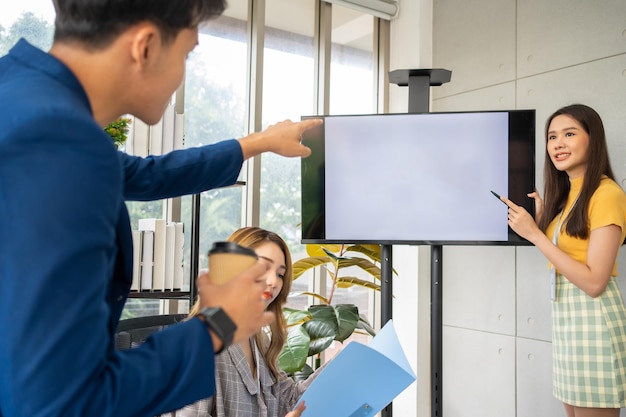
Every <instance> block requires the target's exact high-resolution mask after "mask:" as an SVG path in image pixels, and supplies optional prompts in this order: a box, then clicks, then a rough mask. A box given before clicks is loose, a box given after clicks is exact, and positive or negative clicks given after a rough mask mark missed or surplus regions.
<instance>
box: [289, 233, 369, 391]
mask: <svg viewBox="0 0 626 417" xmlns="http://www.w3.org/2000/svg"><path fill="white" fill-rule="evenodd" d="M306 250H307V254H308V255H309V256H308V257H306V258H303V259H300V260H298V261H296V262H294V264H293V279H294V280H296V279H298V278H299V277H301V276H302V274H304V272H306V271H308V270H311V269H313V268H318V267H319V268H323V269H325V271H326V273H327V274H328V275H329V276H330V279H331V283H332V284H331V287H330V290H329V292H328V297H324V296H322V295H320V294H316V293H311V292H302V293H299V294H304V295H309V296H312V297H314V298H315V299H316V300H317V301H319V304H314V305H312V306H310V307H309V308H308V309H307V310H297V309H292V308H284V309H283V314H284V316H285V319H286V322H287V326H288V336H287V342H286V343H285V346H284V347H283V350H282V351H281V354H280V356H279V362H280V367H281V369H283V370H284V371H285V372H286V373H288V374H289V375H291V376H292V377H294V378H296V379H305V378H306V377H308V376H309V375H310V374H311V373H312V372H313V371H314V369H313V368H311V367H310V366H309V365H307V363H306V360H307V358H309V357H311V356H316V360H315V364H314V367H315V368H317V367H318V366H319V359H320V353H321V352H323V351H324V350H325V349H327V348H328V347H329V346H330V345H331V344H332V343H333V341H338V342H343V341H344V340H346V339H347V338H349V337H350V336H351V335H352V334H353V333H354V332H360V333H363V334H369V335H372V336H374V335H375V331H374V329H373V328H372V326H371V325H370V323H369V322H368V320H367V318H365V317H363V316H361V315H359V310H358V307H357V306H356V305H354V304H336V305H335V304H333V302H332V301H333V296H334V295H335V292H336V291H337V290H338V289H341V288H349V287H351V286H353V285H358V286H361V287H365V288H370V289H372V290H374V291H380V267H379V265H380V246H378V245H351V244H341V245H307V246H306ZM354 255H356V256H354ZM349 267H358V268H360V269H362V270H363V271H365V272H367V274H368V275H369V276H370V277H371V278H372V279H371V280H367V279H362V278H358V277H356V276H352V275H345V274H344V271H345V269H346V268H349Z"/></svg>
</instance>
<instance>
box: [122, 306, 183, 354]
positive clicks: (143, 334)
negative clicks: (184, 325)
mask: <svg viewBox="0 0 626 417" xmlns="http://www.w3.org/2000/svg"><path fill="white" fill-rule="evenodd" d="M186 317H187V314H164V315H158V316H147V317H135V318H132V319H125V320H120V322H119V324H118V326H117V332H116V333H115V348H116V349H118V350H123V349H130V348H131V347H135V346H138V345H140V344H141V343H143V341H144V340H146V339H147V338H148V336H150V335H151V334H152V333H154V332H156V331H159V330H162V329H164V328H165V327H167V326H170V325H172V324H176V323H180V322H181V321H183V320H185V318H186Z"/></svg>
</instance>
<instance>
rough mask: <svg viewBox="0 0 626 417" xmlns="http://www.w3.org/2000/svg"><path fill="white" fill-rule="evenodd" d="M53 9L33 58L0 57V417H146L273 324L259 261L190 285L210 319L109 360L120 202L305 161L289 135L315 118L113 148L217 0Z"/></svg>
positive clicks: (172, 80)
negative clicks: (139, 149)
mask: <svg viewBox="0 0 626 417" xmlns="http://www.w3.org/2000/svg"><path fill="white" fill-rule="evenodd" d="M55 8H56V12H57V16H56V21H55V39H54V43H53V46H52V48H51V49H50V51H49V53H44V52H42V51H40V50H38V49H36V48H34V47H33V46H31V45H30V44H28V43H27V42H26V41H24V40H21V41H20V42H18V44H17V45H16V46H15V47H14V48H13V49H12V50H11V51H10V52H9V54H8V55H6V56H5V57H2V58H0V329H2V335H1V336H0V417H18V416H19V417H26V416H28V417H37V416H83V417H89V416H102V417H105V416H116V417H124V416H153V415H157V414H160V413H163V412H167V411H171V410H174V409H178V408H180V407H182V406H183V405H185V404H188V403H191V402H193V401H196V400H199V399H201V398H205V397H208V396H211V395H212V394H213V392H214V389H215V386H214V375H213V373H214V355H213V353H212V352H214V351H218V350H220V349H222V348H223V347H225V346H226V345H227V344H228V343H230V342H235V343H236V342H239V341H243V340H246V339H248V337H249V336H251V335H252V334H253V333H255V332H256V331H257V330H258V329H259V328H260V327H261V326H263V325H266V324H268V323H269V322H270V321H271V320H272V319H273V316H272V315H271V314H270V313H266V312H264V303H263V299H262V296H261V295H262V292H263V290H264V285H265V284H264V282H262V280H259V277H260V276H261V275H262V274H263V272H264V267H263V265H262V264H260V263H259V264H257V265H255V266H254V267H252V268H251V269H249V270H248V271H247V272H244V273H243V274H241V275H240V276H238V277H236V278H235V279H233V280H232V281H231V282H229V283H228V284H226V285H224V286H221V287H216V286H212V285H210V284H209V283H208V282H207V276H206V275H203V276H200V277H199V278H198V282H197V285H198V292H199V293H200V294H201V296H202V297H201V299H202V301H203V302H204V303H205V307H214V308H213V309H211V311H217V312H219V313H220V315H219V318H220V320H221V321H219V322H218V321H215V322H214V321H212V320H211V317H209V316H206V317H205V316H202V317H201V318H200V319H192V320H189V321H186V322H184V323H181V324H177V325H175V326H171V327H170V328H168V329H167V330H164V331H162V332H159V333H157V334H156V335H154V336H153V337H152V338H150V339H149V341H147V342H146V343H145V344H143V345H142V346H140V347H139V348H136V349H132V350H129V351H123V352H118V351H116V350H115V349H114V345H113V334H114V332H115V329H116V327H117V324H118V321H119V317H120V314H121V311H122V308H123V306H124V303H125V301H126V298H127V297H128V293H129V288H130V284H131V274H132V272H131V271H132V239H131V229H130V223H129V218H128V213H127V211H126V207H125V203H124V201H125V200H155V199H163V198H169V197H174V196H179V195H184V194H190V193H198V192H200V191H203V190H207V189H210V188H214V187H220V186H225V185H229V184H232V183H234V182H235V180H236V179H237V176H238V174H239V171H240V169H241V166H242V163H243V161H244V160H246V159H247V158H249V157H251V156H254V155H257V154H260V153H262V152H267V151H269V152H274V153H277V154H280V155H283V156H289V157H306V156H308V154H309V153H310V150H309V149H308V148H306V147H304V146H302V145H301V144H300V135H301V134H302V132H303V131H304V130H306V129H308V128H311V127H313V126H315V125H317V124H318V123H321V122H320V121H305V122H299V123H293V122H291V121H284V122H281V123H278V124H276V125H273V126H271V127H269V128H268V129H266V130H265V131H263V132H258V133H253V134H251V135H249V136H247V137H244V138H241V139H238V140H227V141H224V142H221V143H218V144H216V145H209V146H205V147H198V148H191V149H186V150H180V151H174V152H171V153H169V154H167V155H164V156H160V157H148V158H138V157H134V156H129V155H126V154H124V153H121V152H118V151H117V150H116V149H115V148H114V146H113V144H112V142H111V140H110V138H109V137H108V136H107V135H106V134H105V133H104V132H103V130H102V128H103V127H104V126H106V125H107V124H108V123H109V122H111V121H112V120H115V119H116V118H117V117H119V116H121V115H123V114H133V115H135V116H136V117H138V118H140V119H142V120H143V121H145V122H146V123H149V124H152V123H155V122H157V121H158V120H159V119H160V118H161V115H162V113H163V111H164V109H165V106H166V105H167V102H168V101H169V98H170V97H171V95H172V94H173V92H174V91H175V89H176V88H177V87H178V86H179V85H180V83H181V82H182V79H183V74H184V69H185V59H186V57H187V55H188V54H189V53H190V52H191V50H192V49H193V48H194V46H195V45H196V44H197V43H198V25H199V24H201V23H203V22H205V21H207V20H209V19H210V18H212V17H215V16H219V15H220V14H221V13H222V12H223V10H224V8H225V1H224V0H181V1H171V0H137V1H132V2H131V1H115V0H99V1H96V0H56V1H55ZM216 317H218V316H216ZM224 323H226V326H225V327H223V326H224ZM207 328H208V331H207ZM299 412H300V411H296V412H294V413H293V414H294V415H296V413H298V414H299Z"/></svg>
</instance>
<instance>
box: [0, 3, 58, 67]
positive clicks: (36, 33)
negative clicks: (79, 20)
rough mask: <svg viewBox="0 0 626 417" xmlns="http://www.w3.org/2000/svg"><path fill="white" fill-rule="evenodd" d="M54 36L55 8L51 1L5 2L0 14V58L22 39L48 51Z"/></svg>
mask: <svg viewBox="0 0 626 417" xmlns="http://www.w3.org/2000/svg"><path fill="white" fill-rule="evenodd" d="M53 34H54V7H53V5H52V2H51V1H50V0H27V1H19V2H16V1H5V2H3V4H2V13H0V56H2V55H5V54H6V53H7V52H8V51H9V49H11V47H12V46H13V45H15V44H16V43H17V41H18V40H19V39H20V38H22V37H23V38H25V39H26V40H27V41H29V42H30V43H32V44H33V45H35V46H37V47H39V48H41V49H43V50H44V51H47V50H48V49H50V46H51V45H52V36H53Z"/></svg>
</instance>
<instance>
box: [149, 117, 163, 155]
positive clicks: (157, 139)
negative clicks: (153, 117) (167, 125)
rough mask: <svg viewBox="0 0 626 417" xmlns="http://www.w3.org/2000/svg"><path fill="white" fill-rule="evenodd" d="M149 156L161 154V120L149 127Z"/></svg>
mask: <svg viewBox="0 0 626 417" xmlns="http://www.w3.org/2000/svg"><path fill="white" fill-rule="evenodd" d="M148 151H149V154H150V155H161V154H163V118H161V120H159V121H158V122H156V123H155V124H153V125H152V126H150V148H149V149H148Z"/></svg>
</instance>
